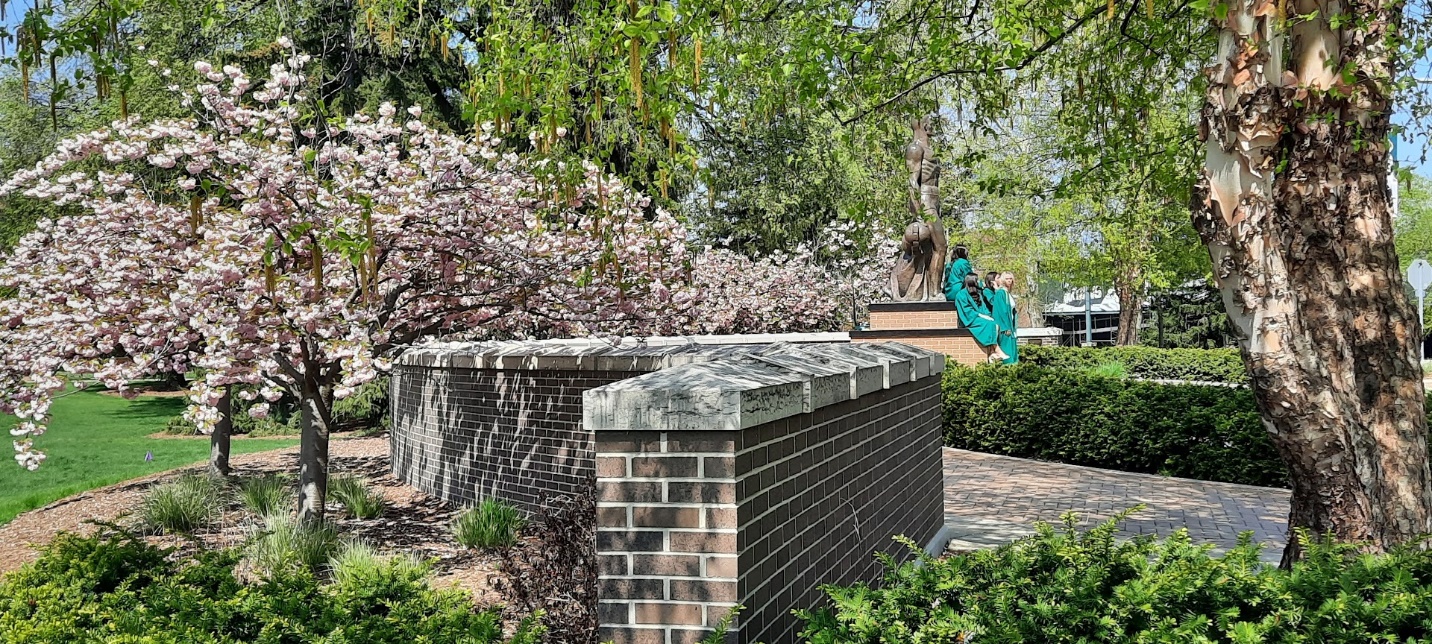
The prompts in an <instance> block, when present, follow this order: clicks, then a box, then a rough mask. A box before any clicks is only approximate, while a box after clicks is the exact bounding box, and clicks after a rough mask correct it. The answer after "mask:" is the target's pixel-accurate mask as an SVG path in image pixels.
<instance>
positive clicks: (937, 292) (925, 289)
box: [890, 117, 948, 302]
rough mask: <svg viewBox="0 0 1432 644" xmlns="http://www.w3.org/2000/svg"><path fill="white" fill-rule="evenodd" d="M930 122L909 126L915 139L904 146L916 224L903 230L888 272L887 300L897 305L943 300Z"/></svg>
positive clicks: (942, 239)
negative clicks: (898, 251) (898, 303)
mask: <svg viewBox="0 0 1432 644" xmlns="http://www.w3.org/2000/svg"><path fill="white" fill-rule="evenodd" d="M929 127H930V119H929V118H928V117H927V118H922V119H920V120H918V121H914V122H912V123H911V124H910V128H911V129H912V130H914V133H915V138H914V140H912V141H910V144H909V145H907V146H905V167H906V168H907V169H909V171H910V186H909V188H910V192H909V198H908V199H907V200H906V206H907V207H908V208H909V209H910V214H912V215H915V217H916V221H915V222H914V223H912V224H910V225H909V226H906V227H905V238H904V241H903V243H902V244H901V253H900V257H899V259H897V260H895V268H894V269H893V270H891V271H890V296H891V297H893V298H895V301H897V302H921V301H926V300H936V301H941V300H944V299H945V290H944V285H945V284H944V282H945V258H946V253H947V252H948V246H947V243H946V241H945V227H944V224H942V223H941V221H940V164H939V162H938V161H936V160H935V151H934V149H933V148H931V147H930V134H929V131H928V129H929Z"/></svg>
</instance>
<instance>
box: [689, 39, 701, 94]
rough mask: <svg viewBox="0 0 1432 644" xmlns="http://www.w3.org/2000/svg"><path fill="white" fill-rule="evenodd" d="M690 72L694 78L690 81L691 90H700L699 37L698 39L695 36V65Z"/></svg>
mask: <svg viewBox="0 0 1432 644" xmlns="http://www.w3.org/2000/svg"><path fill="white" fill-rule="evenodd" d="M692 71H693V75H694V76H695V80H694V81H692V84H691V85H692V88H693V89H696V88H700V87H701V37H700V36H697V37H696V64H695V66H693V68H692Z"/></svg>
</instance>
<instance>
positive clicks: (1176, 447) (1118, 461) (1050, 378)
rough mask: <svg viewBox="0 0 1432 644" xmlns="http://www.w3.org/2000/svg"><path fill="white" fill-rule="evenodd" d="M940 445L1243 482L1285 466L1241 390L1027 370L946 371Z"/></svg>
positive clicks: (1283, 472) (1283, 473)
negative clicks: (943, 422) (942, 441)
mask: <svg viewBox="0 0 1432 644" xmlns="http://www.w3.org/2000/svg"><path fill="white" fill-rule="evenodd" d="M944 378H945V380H944V397H945V405H944V411H945V425H944V433H945V444H946V445H949V446H950V447H957V448H961V449H969V450H974V451H978V452H988V453H991V454H1003V455H1006V456H1018V457H1021V458H1033V459H1039V460H1045V461H1055V462H1059V463H1068V464H1071V465H1088V466H1091V467H1102V468H1107V469H1113V470H1122V471H1125V472H1143V473H1147V474H1163V475H1167V476H1180V477H1186V478H1194V479H1203V480H1208V481H1226V482H1229V483H1245V484H1248V485H1271V486H1283V485H1286V484H1287V469H1286V468H1285V467H1284V466H1283V463H1282V461H1281V460H1280V459H1279V458H1278V455H1277V453H1275V452H1274V450H1273V445H1272V443H1271V442H1270V441H1269V439H1268V433H1267V430H1265V429H1264V428H1263V423H1262V420H1261V418H1260V416H1259V414H1258V407H1257V405H1256V403H1255V402H1254V400H1253V392H1252V391H1250V390H1248V389H1246V388H1233V387H1218V386H1198V385H1162V384H1157V383H1151V382H1140V381H1135V380H1122V379H1118V378H1107V377H1101V376H1097V375H1092V374H1089V373H1085V372H1081V371H1071V370H1066V369H1046V368H1042V367H1037V366H1032V365H1024V364H1021V365H1012V366H995V367H976V368H972V369H971V368H963V367H955V368H950V369H947V370H946V371H945V375H944Z"/></svg>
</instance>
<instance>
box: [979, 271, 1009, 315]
mask: <svg viewBox="0 0 1432 644" xmlns="http://www.w3.org/2000/svg"><path fill="white" fill-rule="evenodd" d="M997 281H999V271H990V272H988V273H985V277H984V281H982V282H980V288H982V289H984V296H985V301H986V302H988V303H989V310H990V312H994V291H995V289H996V288H998V287H996V286H995V282H997ZM995 320H996V321H998V320H999V318H995ZM1000 328H1001V329H1003V328H1004V327H1003V326H1001V327H1000Z"/></svg>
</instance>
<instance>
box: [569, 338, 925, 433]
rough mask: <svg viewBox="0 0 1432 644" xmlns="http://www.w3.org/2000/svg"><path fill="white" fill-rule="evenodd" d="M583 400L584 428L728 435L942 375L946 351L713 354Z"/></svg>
mask: <svg viewBox="0 0 1432 644" xmlns="http://www.w3.org/2000/svg"><path fill="white" fill-rule="evenodd" d="M707 355H708V356H709V357H708V358H707V359H705V360H699V361H689V362H686V363H685V364H679V365H672V366H670V367H667V368H665V369H661V370H659V371H653V372H651V373H647V374H644V375H641V376H637V377H634V378H628V379H626V380H622V381H619V382H615V383H612V384H609V385H604V386H601V387H597V388H595V389H590V390H588V391H586V392H584V393H583V394H582V413H583V426H584V427H585V428H586V429H588V430H593V431H604V430H618V431H710V430H716V431H729V430H740V429H746V428H748V427H754V426H756V425H760V424H762V423H768V422H771V421H775V420H780V419H782V418H788V417H791V416H795V415H798V414H802V413H810V412H812V411H814V410H816V409H819V408H821V407H825V406H827V405H834V404H836V403H840V402H844V401H847V400H854V399H856V398H859V397H861V396H864V395H866V394H869V393H872V392H875V391H879V390H882V389H890V388H893V387H898V386H900V385H904V384H908V383H911V382H915V381H917V380H921V379H924V378H929V377H932V376H935V377H938V376H939V374H940V373H941V372H943V371H944V368H945V356H944V355H943V354H941V353H937V352H934V351H928V350H926V349H920V348H917V347H912V346H909V345H905V344H900V343H895V342H888V343H880V344H806V345H799V344H792V343H777V344H772V345H765V346H760V347H756V348H751V349H747V350H744V351H739V352H730V353H718V354H715V355H712V354H707Z"/></svg>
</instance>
